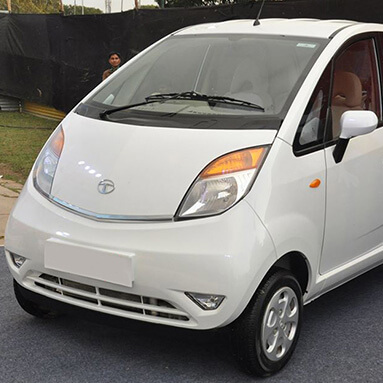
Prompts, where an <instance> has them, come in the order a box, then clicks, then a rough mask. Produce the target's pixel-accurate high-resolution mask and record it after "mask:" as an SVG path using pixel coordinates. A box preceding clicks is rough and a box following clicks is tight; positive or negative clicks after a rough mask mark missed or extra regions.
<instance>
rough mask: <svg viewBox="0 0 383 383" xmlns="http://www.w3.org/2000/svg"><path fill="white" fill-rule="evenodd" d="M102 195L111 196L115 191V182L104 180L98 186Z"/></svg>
mask: <svg viewBox="0 0 383 383" xmlns="http://www.w3.org/2000/svg"><path fill="white" fill-rule="evenodd" d="M97 189H98V192H99V193H101V194H110V193H111V192H112V191H113V190H114V182H113V181H111V180H102V181H101V182H100V183H99V184H98V186H97Z"/></svg>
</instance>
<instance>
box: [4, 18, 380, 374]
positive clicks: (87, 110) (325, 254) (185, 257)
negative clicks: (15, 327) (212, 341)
mask: <svg viewBox="0 0 383 383" xmlns="http://www.w3.org/2000/svg"><path fill="white" fill-rule="evenodd" d="M254 24H257V23H254V20H236V21H229V22H222V23H213V24H204V25H197V26H193V27H189V28H186V29H182V30H180V31H178V32H175V33H173V34H171V35H170V36H168V37H166V38H164V39H162V40H161V41H159V42H157V43H156V44H154V45H152V46H151V47H149V48H148V49H146V50H145V51H143V52H142V53H140V54H139V55H137V56H136V57H135V58H134V59H132V60H130V61H129V62H128V63H127V64H125V65H124V66H123V67H122V68H121V69H119V70H118V71H116V72H115V73H114V74H113V75H111V76H110V77H109V78H108V79H107V80H106V81H105V82H103V83H102V84H100V86H98V87H97V88H96V89H95V90H94V91H93V92H92V93H91V94H90V95H89V96H87V97H86V98H85V99H84V100H83V101H82V102H81V103H80V104H79V105H78V106H77V107H76V108H75V109H74V110H73V111H72V112H71V113H70V114H69V115H68V116H67V117H66V118H65V119H64V120H63V121H62V123H61V124H60V126H59V127H58V128H57V129H56V130H55V132H54V133H53V134H52V136H51V137H50V139H49V140H48V142H47V143H46V145H45V146H44V148H43V149H42V151H41V153H40V155H39V157H38V159H37V160H36V163H35V165H34V167H33V169H32V172H31V174H30V176H29V178H28V180H27V182H26V184H25V187H24V189H23V192H22V193H21V195H20V197H19V199H18V202H17V204H16V206H15V208H14V209H13V212H12V214H11V216H10V219H9V221H8V225H7V229H6V241H5V253H6V258H7V261H8V265H9V269H10V271H11V273H12V276H13V278H14V280H15V283H14V287H15V293H16V297H17V299H18V301H19V303H20V305H21V306H22V307H23V308H24V309H25V310H26V311H27V312H29V313H30V314H32V315H36V316H42V317H47V316H53V315H54V314H56V312H55V311H54V310H53V309H52V307H53V308H54V307H56V306H55V305H54V303H56V305H57V304H59V305H60V306H59V307H60V308H61V309H62V308H63V306H67V305H63V303H64V304H69V305H73V306H80V307H82V308H86V309H89V310H94V311H98V312H102V313H108V314H111V315H116V316H120V317H125V318H131V319H137V320H142V321H146V322H152V323H158V324H164V325H170V326H177V327H183V328H189V329H196V330H203V329H212V328H217V327H222V326H226V325H231V326H232V327H233V331H232V334H233V344H234V349H235V353H236V356H237V358H238V360H239V362H240V364H241V365H242V366H243V367H244V368H245V369H246V370H247V371H249V372H250V373H253V374H257V375H261V376H266V375H270V374H272V373H274V372H276V371H278V370H280V369H281V368H282V367H283V366H284V365H285V364H286V363H287V361H288V360H289V358H290V357H291V355H292V353H293V350H294V348H295V346H296V343H297V340H298V336H299V331H300V328H301V324H302V306H303V305H304V304H307V303H309V302H310V301H312V300H314V299H316V298H318V297H319V296H321V295H322V294H324V293H326V292H327V291H329V290H331V289H333V288H335V287H337V286H339V285H341V284H343V283H345V282H347V281H348V280H350V279H351V278H354V277H356V276H357V275H360V274H362V273H364V272H365V271H367V270H369V269H372V268H373V267H376V266H378V265H380V264H382V262H383V252H382V250H383V247H382V242H383V203H382V201H383V177H382V173H383V129H379V128H378V129H377V126H378V125H379V121H380V119H381V117H382V93H381V92H382V89H381V84H382V82H381V81H382V76H381V73H382V72H381V70H382V62H383V61H382V60H383V26H381V25H375V24H363V23H357V22H352V21H339V20H329V21H320V20H303V19H302V20H301V19H296V20H284V19H265V20H261V21H260V25H254ZM372 288H373V286H372Z"/></svg>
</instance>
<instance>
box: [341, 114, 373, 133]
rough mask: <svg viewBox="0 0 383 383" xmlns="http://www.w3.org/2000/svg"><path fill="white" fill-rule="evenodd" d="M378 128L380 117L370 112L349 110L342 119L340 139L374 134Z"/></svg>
mask: <svg viewBox="0 0 383 383" xmlns="http://www.w3.org/2000/svg"><path fill="white" fill-rule="evenodd" d="M377 126H378V117H377V116H376V114H375V113H374V112H371V111H370V110H348V111H347V112H344V113H343V114H342V117H341V119H340V137H339V138H345V139H349V138H351V137H356V136H362V135H363V134H368V133H371V132H373V131H374V130H375V129H376V127H377Z"/></svg>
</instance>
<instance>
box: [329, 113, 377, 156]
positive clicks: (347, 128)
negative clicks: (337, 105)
mask: <svg viewBox="0 0 383 383" xmlns="http://www.w3.org/2000/svg"><path fill="white" fill-rule="evenodd" d="M378 122H379V121H378V117H377V116H376V114H375V113H374V112H372V111H370V110H348V111H347V112H344V113H343V114H342V117H341V119H340V136H339V141H338V143H337V144H336V145H335V149H334V152H333V156H334V160H335V162H336V163H339V162H340V161H342V159H343V156H344V153H345V152H346V149H347V145H348V142H349V140H350V138H352V137H357V136H362V135H364V134H368V133H371V132H373V131H374V130H375V129H376V127H377V126H378Z"/></svg>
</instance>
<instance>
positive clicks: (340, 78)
mask: <svg viewBox="0 0 383 383" xmlns="http://www.w3.org/2000/svg"><path fill="white" fill-rule="evenodd" d="M347 110H371V111H373V112H375V113H376V115H377V116H378V118H380V89H379V80H378V72H377V57H376V49H375V43H374V39H372V38H370V39H366V40H361V41H358V42H356V43H353V44H351V45H350V46H348V47H347V48H346V49H344V50H343V51H342V52H341V53H340V54H339V55H338V56H337V57H336V59H335V62H334V73H333V85H332V95H331V113H332V129H331V130H330V131H332V137H329V139H330V140H334V139H336V138H338V137H339V135H340V118H341V117H342V114H343V113H344V112H346V111H347Z"/></svg>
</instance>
